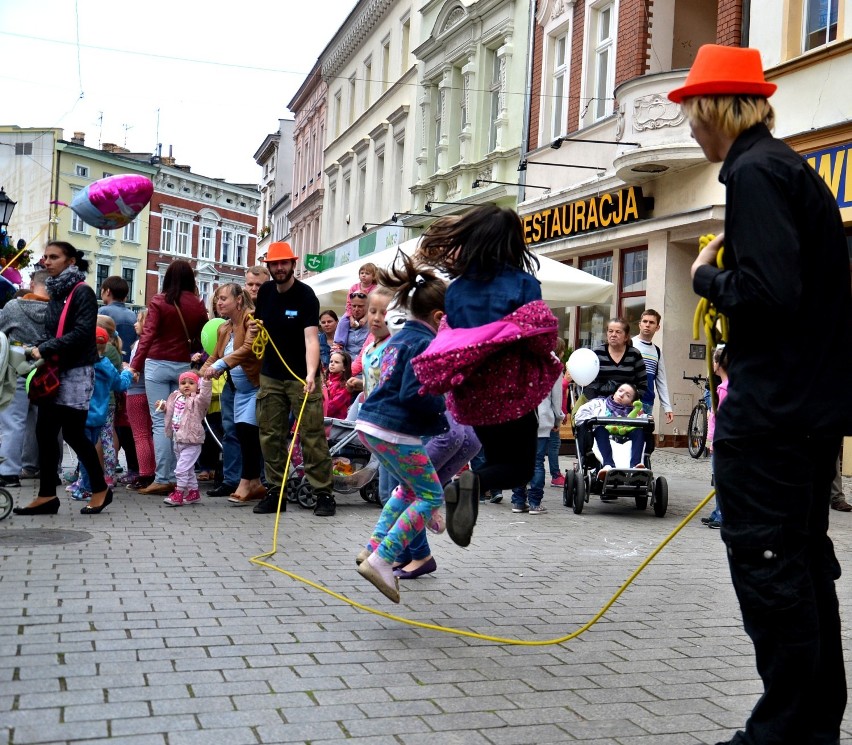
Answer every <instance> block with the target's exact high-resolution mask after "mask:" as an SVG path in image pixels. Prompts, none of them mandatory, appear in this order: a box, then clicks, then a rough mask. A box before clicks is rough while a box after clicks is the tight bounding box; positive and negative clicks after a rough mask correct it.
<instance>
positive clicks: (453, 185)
mask: <svg viewBox="0 0 852 745" xmlns="http://www.w3.org/2000/svg"><path fill="white" fill-rule="evenodd" d="M458 190H459V180H458V178H451V179H450V180H449V181H447V196H450V194H457V193H458Z"/></svg>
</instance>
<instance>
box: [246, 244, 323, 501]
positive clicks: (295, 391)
mask: <svg viewBox="0 0 852 745" xmlns="http://www.w3.org/2000/svg"><path fill="white" fill-rule="evenodd" d="M265 261H266V266H267V268H268V269H269V273H270V275H271V276H272V282H266V283H265V284H263V285H262V286H261V288H260V290H258V293H257V299H256V300H255V313H254V315H255V318H256V319H257V320H258V321H261V322H262V323H263V327H264V328H265V329H266V331H267V333H268V334H269V337H270V339H271V340H272V341H273V342H274V343H275V347H277V349H278V352H280V353H281V355H282V356H283V357H284V362H282V361H281V360H280V359H279V357H278V354H277V353H276V351H275V349H273V348H272V345H271V344H270V345H267V347H266V351H265V352H264V355H263V366H262V367H261V370H260V391H259V392H258V394H257V424H258V427H259V428H260V448H261V450H262V451H263V460H264V462H265V466H266V481H267V484H268V485H269V490H268V492H267V495H266V496H265V497H264V498H263V499H262V500H261V501H260V502H258V503H257V505H255V507H254V512H257V513H268V512H276V511H277V507H278V497H279V494H280V489H281V485H282V484H284V483H286V480H287V474H286V473H285V472H284V468H285V466H286V464H287V447H286V444H287V438H288V437H289V435H290V426H289V419H290V414H292V415H293V416H294V417H299V415H300V412H301V421H300V424H299V438H300V440H301V444H302V455H303V457H304V462H305V476H306V477H307V480H308V482H309V483H310V485H311V489H312V490H313V494H314V497H315V498H316V506H315V507H314V514H315V515H319V516H321V517H331V516H332V515H334V513H335V502H334V496H333V494H332V481H331V457H330V456H329V454H328V440H327V439H326V436H325V428H324V426H323V406H322V404H323V401H322V387H321V386H320V385H319V380H318V375H319V370H320V354H319V300H317V296H316V294H315V293H314V291H313V290H312V289H311V288H310V287H308V285H306V284H305V283H304V282H300V281H299V280H298V279H296V277H295V275H294V271H295V269H296V262H297V261H298V257H297V256H296V255H295V254H294V253H293V249H292V248H290V244H289V243H284V242H283V241H279V242H276V243H271V244H270V245H269V250H268V251H267V254H266V259H265ZM285 363H286V364H285ZM299 379H301V380H303V381H304V383H302V382H300V380H299ZM305 398H307V402H306V403H305V407H304V409H302V402H303V400H304V399H305ZM284 504H285V507H286V501H285V502H284Z"/></svg>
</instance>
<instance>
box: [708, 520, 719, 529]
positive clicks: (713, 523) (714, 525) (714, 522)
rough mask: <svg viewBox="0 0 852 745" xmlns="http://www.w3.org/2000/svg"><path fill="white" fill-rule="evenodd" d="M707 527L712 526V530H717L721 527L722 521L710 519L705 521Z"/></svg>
mask: <svg viewBox="0 0 852 745" xmlns="http://www.w3.org/2000/svg"><path fill="white" fill-rule="evenodd" d="M707 527H708V528H712V529H713V530H719V528H721V527H722V523H721V522H720V521H719V520H710V522H708V523H707Z"/></svg>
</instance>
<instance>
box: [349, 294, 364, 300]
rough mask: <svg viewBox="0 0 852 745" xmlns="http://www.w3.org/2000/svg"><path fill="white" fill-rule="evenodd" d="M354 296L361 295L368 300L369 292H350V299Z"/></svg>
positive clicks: (360, 296)
mask: <svg viewBox="0 0 852 745" xmlns="http://www.w3.org/2000/svg"><path fill="white" fill-rule="evenodd" d="M354 297H359V298H361V299H362V300H366V299H367V293H366V292H350V293H349V299H350V300H351V299H352V298H354Z"/></svg>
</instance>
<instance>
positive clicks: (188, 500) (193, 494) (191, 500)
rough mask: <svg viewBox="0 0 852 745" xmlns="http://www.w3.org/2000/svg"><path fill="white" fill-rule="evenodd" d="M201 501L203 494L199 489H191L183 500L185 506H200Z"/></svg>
mask: <svg viewBox="0 0 852 745" xmlns="http://www.w3.org/2000/svg"><path fill="white" fill-rule="evenodd" d="M200 501H201V494H200V493H199V491H198V489H190V490H189V491H188V492H187V494H186V496H185V497H184V498H183V503H184V504H198V503H199V502H200Z"/></svg>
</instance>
